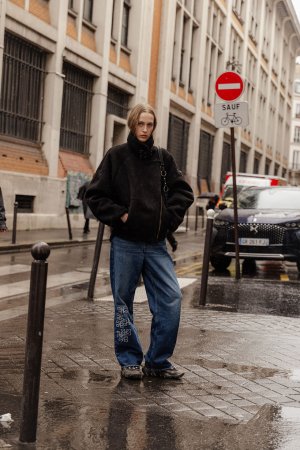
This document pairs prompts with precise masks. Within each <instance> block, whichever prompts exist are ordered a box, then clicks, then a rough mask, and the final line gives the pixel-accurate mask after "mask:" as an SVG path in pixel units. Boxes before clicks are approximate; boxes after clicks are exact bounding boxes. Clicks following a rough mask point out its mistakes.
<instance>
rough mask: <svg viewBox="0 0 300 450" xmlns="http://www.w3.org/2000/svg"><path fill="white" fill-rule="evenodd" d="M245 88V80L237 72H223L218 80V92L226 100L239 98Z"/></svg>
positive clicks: (230, 100)
mask: <svg viewBox="0 0 300 450" xmlns="http://www.w3.org/2000/svg"><path fill="white" fill-rule="evenodd" d="M243 90H244V82H243V79H242V78H241V76H240V75H239V74H238V73H237V72H223V73H222V74H221V75H220V76H219V77H218V78H217V81H216V94H217V96H218V97H220V98H221V99H222V100H225V101H226V102H232V101H234V100H236V99H237V98H239V97H240V96H241V94H242V92H243Z"/></svg>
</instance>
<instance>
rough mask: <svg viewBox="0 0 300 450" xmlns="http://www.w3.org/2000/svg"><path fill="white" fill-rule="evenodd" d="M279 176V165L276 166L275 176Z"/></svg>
mask: <svg viewBox="0 0 300 450" xmlns="http://www.w3.org/2000/svg"><path fill="white" fill-rule="evenodd" d="M278 174H279V164H275V168H274V175H275V176H278Z"/></svg>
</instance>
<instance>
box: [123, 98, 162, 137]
mask: <svg viewBox="0 0 300 450" xmlns="http://www.w3.org/2000/svg"><path fill="white" fill-rule="evenodd" d="M142 113H149V114H152V116H153V118H154V121H153V131H154V130H155V128H156V125H157V120H156V115H155V112H154V109H153V108H152V106H151V105H148V104H147V103H138V104H137V105H135V106H134V107H133V108H132V110H131V111H130V113H129V116H128V120H127V125H128V127H129V129H130V131H131V132H132V133H134V132H135V129H136V126H137V124H138V122H139V117H140V115H141V114H142Z"/></svg>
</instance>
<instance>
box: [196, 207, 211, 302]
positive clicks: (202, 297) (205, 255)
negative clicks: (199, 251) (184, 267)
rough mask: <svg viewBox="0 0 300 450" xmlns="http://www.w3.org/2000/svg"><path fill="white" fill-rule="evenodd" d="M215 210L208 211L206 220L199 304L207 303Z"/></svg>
mask: <svg viewBox="0 0 300 450" xmlns="http://www.w3.org/2000/svg"><path fill="white" fill-rule="evenodd" d="M214 217H215V212H214V210H213V209H209V210H208V211H207V221H206V233H205V242H204V252H203V265H202V274H201V288H200V301H199V305H203V306H204V305H205V303H206V292H207V280H208V269H209V257H210V243H211V235H212V229H213V224H214Z"/></svg>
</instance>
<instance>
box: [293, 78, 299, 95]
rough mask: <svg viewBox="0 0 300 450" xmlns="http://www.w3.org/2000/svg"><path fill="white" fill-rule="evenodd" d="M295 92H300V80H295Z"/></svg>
mask: <svg viewBox="0 0 300 450" xmlns="http://www.w3.org/2000/svg"><path fill="white" fill-rule="evenodd" d="M294 87H295V93H296V94H300V82H299V81H295V85H294Z"/></svg>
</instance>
